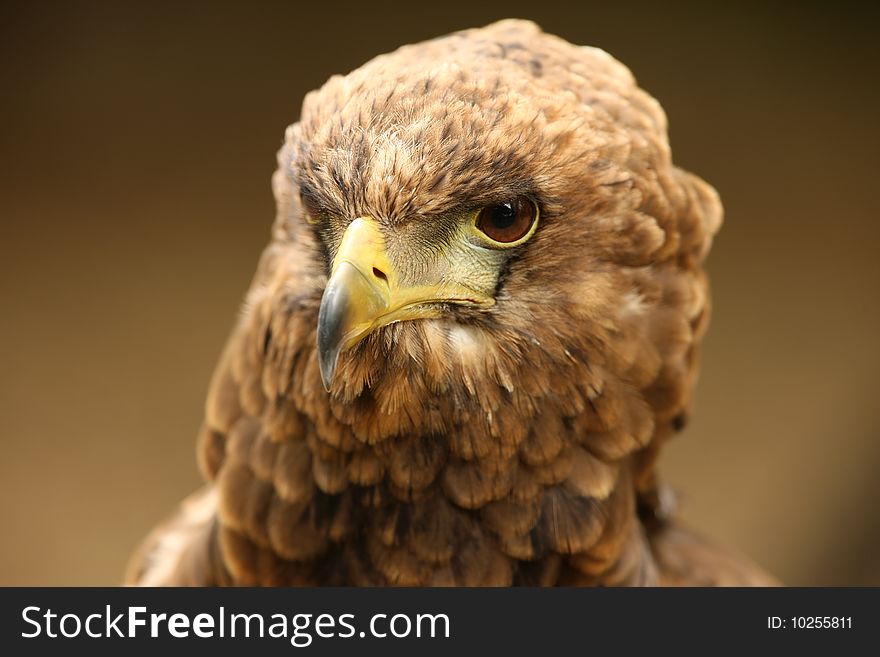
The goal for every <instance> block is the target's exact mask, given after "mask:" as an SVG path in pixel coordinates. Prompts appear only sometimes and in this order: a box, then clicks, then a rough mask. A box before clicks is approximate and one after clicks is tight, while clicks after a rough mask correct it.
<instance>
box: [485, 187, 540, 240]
mask: <svg viewBox="0 0 880 657" xmlns="http://www.w3.org/2000/svg"><path fill="white" fill-rule="evenodd" d="M537 223H538V206H537V205H535V203H534V201H532V200H531V199H530V198H527V197H525V196H520V197H519V198H517V199H514V200H512V201H505V202H503V203H497V204H495V205H489V206H486V207H485V208H483V209H482V210H480V211H479V213H478V214H477V220H476V223H475V226H476V227H477V229H478V230H479V231H480V232H482V233H483V234H484V235H485V236H486V237H488V238H489V239H490V240H492V242H495V243H496V244H503V245H504V246H510V245H513V244H518V243H521V242H524V241H525V240H526V239H527V238H529V237H531V235H532V233H533V232H534V228H535V226H536V225H537Z"/></svg>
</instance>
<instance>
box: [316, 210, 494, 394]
mask: <svg viewBox="0 0 880 657" xmlns="http://www.w3.org/2000/svg"><path fill="white" fill-rule="evenodd" d="M437 278H438V279H439V280H436V281H433V282H422V281H415V282H412V281H407V282H404V281H401V275H400V272H399V271H398V269H396V268H395V267H394V265H393V264H392V263H391V261H390V260H389V258H388V254H387V252H386V249H385V239H384V237H383V236H382V232H381V231H380V229H379V225H378V224H377V223H376V221H375V220H373V219H370V218H368V217H360V218H358V219H355V220H354V221H352V222H351V224H350V225H349V226H348V228H347V229H346V231H345V234H344V235H343V236H342V242H341V244H340V245H339V251H338V252H337V254H336V258H335V259H334V260H333V267H332V270H331V273H330V280H329V281H328V282H327V286H326V287H325V288H324V296H323V297H322V298H321V308H320V310H319V312H318V358H319V362H320V366H321V379H322V381H323V382H324V388H325V389H327V390H328V391H329V390H330V385H331V383H332V382H333V373H334V372H335V371H336V364H337V362H338V360H339V355H340V354H341V353H342V352H343V351H344V350H346V349H350V348H351V347H353V346H354V345H356V344H357V343H358V342H360V341H361V340H362V339H363V338H364V337H366V336H367V335H368V334H369V333H370V332H371V331H373V330H375V329H377V328H379V327H380V326H385V325H387V324H391V323H392V322H398V321H403V320H409V319H423V318H426V317H437V316H438V315H439V314H440V313H439V308H438V305H437V304H439V303H461V304H467V305H480V306H487V305H492V304H493V303H494V300H493V299H491V298H486V297H485V296H483V295H481V294H480V293H478V292H476V291H475V290H472V289H470V288H468V287H466V286H464V285H461V284H458V283H454V282H451V281H447V280H443V277H442V276H439V277H437Z"/></svg>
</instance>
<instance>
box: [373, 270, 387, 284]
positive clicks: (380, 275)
mask: <svg viewBox="0 0 880 657" xmlns="http://www.w3.org/2000/svg"><path fill="white" fill-rule="evenodd" d="M373 276H375V277H376V278H381V279H382V280H383V281H385V282H386V283H387V282H388V277H387V276H386V275H385V272H384V271H382V270H381V269H378V268H377V267H373Z"/></svg>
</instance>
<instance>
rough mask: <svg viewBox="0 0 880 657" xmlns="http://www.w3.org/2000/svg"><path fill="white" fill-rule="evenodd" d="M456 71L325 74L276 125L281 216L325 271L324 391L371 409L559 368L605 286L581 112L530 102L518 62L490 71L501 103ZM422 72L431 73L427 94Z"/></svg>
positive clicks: (591, 152)
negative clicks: (286, 127)
mask: <svg viewBox="0 0 880 657" xmlns="http://www.w3.org/2000/svg"><path fill="white" fill-rule="evenodd" d="M460 73H461V70H460V69H457V68H452V69H450V70H446V69H445V68H442V67H441V70H440V72H437V71H436V70H433V69H432V70H429V71H425V72H420V75H422V77H419V76H418V75H415V74H411V75H409V76H408V77H406V79H405V80H395V79H385V78H382V77H380V76H369V77H367V76H365V78H364V80H361V81H355V82H353V81H352V79H351V77H349V78H347V79H340V78H336V79H332V80H331V81H330V82H329V83H328V84H327V85H325V87H324V88H322V89H321V90H320V91H318V92H314V93H313V94H310V95H309V96H308V97H307V98H306V102H305V105H304V108H303V116H302V119H301V121H300V123H299V124H297V125H295V126H293V127H292V128H291V129H290V131H289V133H288V136H287V141H288V144H289V145H290V146H289V147H288V148H286V149H285V150H283V151H282V160H281V167H282V169H281V170H282V171H283V172H285V174H286V177H287V179H288V180H289V184H290V188H291V191H290V199H291V202H290V203H289V205H290V210H289V217H287V218H286V219H288V220H289V223H292V224H295V227H294V229H292V230H293V231H294V232H297V233H298V234H300V235H301V237H302V238H303V240H304V241H306V242H309V243H310V244H314V245H315V247H316V248H315V249H313V254H314V256H315V257H314V260H315V261H316V269H320V270H321V271H322V273H323V276H325V277H326V278H323V277H322V279H321V282H322V283H323V287H322V289H321V290H320V293H321V301H320V311H319V313H318V317H317V318H316V325H314V326H313V330H316V335H317V340H316V342H317V355H318V365H319V368H320V373H321V378H322V380H323V384H324V388H326V389H327V390H328V391H329V392H330V394H331V396H332V397H333V398H334V399H337V400H341V399H343V398H344V399H347V400H351V401H353V400H354V399H355V398H357V397H358V396H360V395H361V393H362V391H363V390H364V388H365V387H369V388H371V395H372V397H373V398H374V399H382V401H381V402H377V403H379V405H382V404H385V403H386V401H387V404H388V405H389V406H391V407H394V405H395V404H396V403H397V402H396V401H395V400H397V399H398V398H400V397H401V396H402V395H404V394H406V396H408V397H410V398H412V399H413V400H417V401H414V402H413V403H419V404H422V403H428V402H427V401H425V400H424V397H425V396H424V395H422V394H421V393H419V394H416V392H414V390H415V389H418V390H422V391H425V390H427V391H429V393H435V394H436V393H438V392H444V393H448V392H449V391H450V386H451V387H452V388H453V389H457V390H463V389H467V391H468V392H467V394H464V393H463V395H462V396H463V397H464V396H468V395H472V394H473V393H472V390H476V389H477V388H481V389H483V391H484V394H486V395H488V396H490V397H491V398H492V399H496V398H497V394H498V393H497V389H498V388H503V389H505V390H507V391H508V393H509V391H510V390H512V389H514V388H515V387H518V386H519V381H518V379H519V378H520V377H522V376H524V371H525V366H527V365H528V366H536V365H539V364H543V365H544V366H545V367H547V369H548V370H552V371H557V372H559V371H562V370H563V369H564V365H565V363H563V365H554V366H550V365H549V364H548V363H547V361H546V358H547V357H548V354H549V355H550V356H552V359H558V360H561V361H565V362H568V361H570V360H571V359H572V358H573V355H577V353H578V352H579V351H582V350H581V349H580V346H581V343H582V342H583V341H584V340H585V339H587V338H588V336H589V331H587V330H585V328H586V327H585V324H584V323H583V321H581V319H580V318H579V317H578V316H577V315H578V314H579V312H580V310H578V309H583V310H584V312H593V311H594V310H596V307H597V305H601V303H604V302H605V300H607V298H608V296H609V295H608V292H609V291H610V290H611V288H612V287H613V282H612V281H610V280H609V276H608V274H607V272H606V271H605V270H607V267H605V266H603V265H601V264H597V265H596V266H591V264H590V263H591V260H592V255H591V252H590V250H589V249H587V248H586V247H587V246H588V243H589V233H588V231H587V230H585V227H586V224H585V223H584V222H583V218H584V215H585V213H586V212H587V206H588V205H589V204H590V203H594V202H597V201H599V202H601V199H602V198H603V194H604V195H605V196H607V195H608V194H605V193H603V192H600V193H594V192H593V189H592V185H589V186H587V185H584V182H583V173H582V169H583V167H585V166H587V167H588V166H589V165H590V162H592V161H594V160H601V159H602V157H603V153H604V151H603V150H602V149H597V148H592V149H588V148H587V146H588V142H589V141H590V132H589V131H587V130H583V129H582V128H583V123H584V122H583V119H582V117H580V114H579V113H578V110H577V108H576V107H574V106H573V105H572V104H571V103H570V102H569V103H568V104H566V103H564V102H563V103H560V102H559V101H558V100H557V99H554V98H552V97H550V96H547V95H541V94H536V93H534V89H533V87H532V86H530V83H529V80H528V78H526V77H524V76H523V74H522V73H521V72H520V71H519V69H515V70H506V69H504V68H502V69H500V70H499V71H497V72H496V74H497V75H498V76H500V77H503V78H505V80H504V83H505V84H507V85H508V87H509V89H508V91H507V93H506V94H504V95H503V96H498V95H495V94H492V93H491V92H490V91H489V90H491V89H492V88H494V87H495V86H496V85H494V84H488V83H487V81H486V80H484V79H474V80H472V81H464V82H462V81H461V80H460V79H459V74H460ZM352 75H354V76H355V80H357V79H358V78H357V76H358V75H359V73H358V72H356V73H355V74H352ZM444 76H447V77H448V79H447V77H444ZM508 78H509V79H508ZM426 79H428V80H438V79H442V80H443V85H440V83H439V82H437V83H436V84H437V89H438V93H437V94H436V95H432V94H425V93H423V91H422V90H423V89H424V88H425V86H426ZM499 84H500V81H499ZM487 89H488V90H487ZM441 92H442V93H441ZM545 104H551V105H552V111H551V109H549V108H546V107H544V105H545ZM574 161H577V165H576V166H573V164H572V163H573V162H574ZM609 175H611V176H613V175H617V173H616V170H615V169H614V168H613V167H608V166H606V167H605V168H603V169H601V170H599V171H598V172H597V174H596V176H594V181H591V182H596V183H597V184H598V183H602V182H603V181H604V180H605V179H607V178H608V177H609ZM609 190H610V188H609ZM609 193H610V192H609ZM600 314H601V313H600ZM593 315H594V317H595V315H596V313H593ZM535 350H538V351H540V352H541V354H532V353H529V352H531V351H535ZM551 352H552V353H551ZM391 381H393V383H394V385H396V386H398V388H399V389H398V390H391V386H392V383H391ZM407 386H408V387H409V390H407V391H404V390H403V389H402V388H403V387H407ZM519 387H522V386H519ZM488 388H494V389H496V392H493V393H489V392H485V391H486V390H487V389H488ZM336 408H337V411H339V408H338V407H336ZM339 412H341V411H339Z"/></svg>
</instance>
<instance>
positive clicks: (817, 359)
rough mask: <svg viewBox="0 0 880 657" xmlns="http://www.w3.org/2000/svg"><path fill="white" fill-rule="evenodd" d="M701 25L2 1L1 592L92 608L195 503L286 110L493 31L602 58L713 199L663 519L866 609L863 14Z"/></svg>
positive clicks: (877, 452)
mask: <svg viewBox="0 0 880 657" xmlns="http://www.w3.org/2000/svg"><path fill="white" fill-rule="evenodd" d="M710 4H711V3H702V4H697V3H694V4H675V3H666V2H663V3H660V2H651V3H647V2H646V3H644V4H643V5H639V4H633V3H632V2H627V3H612V2H601V3H599V2H594V3H581V4H579V5H577V6H573V3H559V4H554V3H551V2H547V1H541V2H530V3H519V2H513V1H508V2H503V3H502V2H494V3H477V2H468V3H463V4H457V3H453V2H448V1H444V2H437V3H408V4H403V5H400V6H397V7H391V6H389V5H387V4H385V3H381V2H376V1H374V2H360V3H356V4H353V6H352V7H350V8H349V7H346V6H345V5H341V4H339V3H310V6H309V7H308V9H304V8H298V7H297V6H296V5H295V4H294V3H292V2H290V3H265V2H263V3H244V2H243V3H241V4H220V3H211V4H193V3H168V4H164V3H149V4H148V3H144V4H143V5H142V6H140V7H137V6H135V5H128V4H124V3H114V4H110V3H108V4H106V5H93V4H74V3H64V4H58V5H47V4H45V3H29V4H20V5H18V6H16V5H13V4H10V3H4V5H3V8H2V9H0V26H2V27H0V30H2V34H0V51H2V56H0V67H2V72H0V75H2V78H0V83H2V87H0V89H2V98H3V100H2V103H0V117H2V134H3V137H2V140H3V146H2V156H0V157H2V164H0V199H2V206H0V208H2V210H0V212H2V237H0V245H2V247H0V253H2V258H0V441H2V451H0V526H2V532H3V533H2V540H0V584H14V585H24V584H41V585H42V584H88V585H93V584H94V585H97V584H114V583H117V582H118V581H119V580H120V577H121V573H122V571H123V568H124V564H125V561H126V558H127V556H128V555H129V554H130V552H131V550H132V549H133V548H134V547H135V545H136V544H137V542H138V541H139V540H140V538H141V537H142V536H143V535H144V534H145V533H146V532H147V531H148V530H149V529H150V527H151V526H152V525H153V524H154V523H155V522H157V521H158V520H159V519H160V518H162V517H163V516H164V515H166V514H167V513H169V512H170V511H171V509H172V508H173V506H174V505H175V503H176V502H177V501H178V500H179V499H180V498H182V497H183V496H184V495H185V494H187V493H188V492H189V491H191V490H193V489H194V488H195V487H197V486H198V485H199V482H200V479H199V476H198V474H197V471H196V466H195V458H194V439H195V432H196V429H197V427H198V424H199V422H200V419H201V412H202V402H203V396H204V393H205V389H206V384H207V380H208V377H209V376H210V373H211V369H212V367H213V364H214V362H215V359H216V358H217V356H218V354H219V350H220V348H221V346H222V344H223V341H224V339H225V336H226V333H227V331H228V329H229V328H230V327H231V324H232V321H233V317H234V315H235V313H236V309H237V306H238V303H239V301H240V298H241V295H242V294H243V292H244V290H245V289H246V287H247V285H248V282H249V278H250V275H251V273H252V271H253V269H254V266H255V264H256V260H257V257H258V255H259V252H260V249H261V247H262V246H263V244H264V243H265V241H266V239H267V237H268V230H269V226H270V223H271V221H272V218H273V212H274V204H273V200H272V197H271V192H270V188H269V178H270V175H271V173H272V170H273V168H274V166H275V161H274V156H275V151H276V149H277V148H278V147H279V145H280V143H281V138H282V134H283V130H284V127H285V126H286V125H287V124H288V123H291V122H293V121H294V120H296V118H297V117H298V114H299V107H300V103H301V100H302V97H303V95H304V93H305V92H307V91H308V90H310V89H312V88H314V87H316V86H318V85H319V84H321V83H322V82H323V81H324V80H325V79H326V78H327V77H328V76H329V75H330V74H332V73H337V72H346V71H349V70H351V69H353V68H355V67H357V66H358V65H360V64H361V63H363V62H364V61H365V60H367V59H368V58H370V57H372V56H374V55H376V54H378V53H381V52H385V51H388V50H390V49H393V48H395V47H397V46H398V45H400V44H403V43H407V42H413V41H418V40H422V39H424V38H428V37H432V36H436V35H439V34H443V33H446V32H450V31H453V30H456V29H460V28H464V27H470V26H476V25H481V24H485V23H488V22H491V21H493V20H495V19H498V18H502V17H506V16H521V17H529V18H533V19H535V20H537V21H538V22H539V23H540V24H541V25H543V27H544V28H545V29H546V30H548V31H551V32H555V33H557V34H560V35H561V36H564V37H566V38H567V39H569V40H570V41H573V42H576V43H585V44H592V45H597V46H600V47H603V48H605V49H606V50H608V51H609V52H611V53H612V54H613V55H615V56H616V57H618V58H619V59H621V60H622V61H623V62H625V63H626V64H627V65H628V66H629V67H630V68H631V69H632V70H633V71H634V72H635V74H636V76H637V78H638V79H639V81H640V82H641V84H642V85H643V86H644V87H645V88H646V89H648V90H649V91H650V92H651V93H652V94H654V95H655V96H656V97H657V98H658V99H659V100H660V101H661V103H662V104H663V106H664V107H665V108H666V110H667V112H668V114H669V117H670V122H671V139H672V145H673V152H674V154H675V158H676V160H677V162H678V163H679V164H681V165H683V166H685V167H687V168H690V169H692V170H694V171H696V172H697V173H699V174H700V175H702V176H703V177H705V178H706V179H707V180H709V181H710V182H712V183H713V184H714V185H716V186H717V188H718V189H719V191H720V192H721V195H722V198H723V199H724V201H725V205H726V208H727V220H726V225H725V227H724V229H723V231H722V233H721V234H720V236H719V239H718V240H717V242H716V246H715V249H714V251H713V254H712V257H711V258H710V263H711V266H710V269H711V273H712V276H713V282H714V295H715V315H714V319H713V324H712V328H711V329H710V332H709V337H708V340H707V343H706V349H705V352H704V361H703V376H702V380H701V384H700V388H699V395H698V405H697V409H696V415H695V419H694V421H693V422H692V424H691V425H690V426H689V428H688V429H687V431H686V432H685V434H684V435H682V436H681V437H680V438H679V439H677V440H676V441H675V443H674V444H673V446H672V447H671V448H670V450H669V451H668V453H667V454H666V457H665V468H664V469H665V475H666V478H667V480H668V481H670V482H672V483H674V484H675V486H676V487H677V488H678V489H679V490H681V491H682V492H683V495H684V496H683V514H684V516H685V517H686V518H687V519H688V520H689V521H690V522H691V523H692V524H694V525H697V526H699V527H701V528H703V529H705V530H707V531H708V532H711V533H712V534H714V535H715V536H717V537H719V538H720V539H722V540H723V541H725V542H727V543H730V544H732V545H735V546H737V547H738V548H739V549H740V550H741V551H743V552H746V553H748V554H750V555H752V556H753V557H754V558H755V559H756V560H758V561H759V562H760V563H762V564H763V565H764V566H766V567H767V568H768V569H770V570H771V571H772V572H774V573H776V574H777V575H778V576H779V577H781V578H782V579H783V580H784V581H785V582H787V583H789V584H818V585H828V584H874V585H878V584H880V512H878V502H880V477H878V470H880V440H878V438H880V404H878V403H877V398H878V393H880V341H878V330H877V326H878V319H880V308H878V283H880V259H878V247H880V222H878V217H877V212H876V207H877V203H878V201H877V199H876V193H877V187H878V183H877V180H876V179H877V169H878V166H877V156H878V153H880V129H878V125H877V121H878V103H877V101H878V95H880V93H878V87H880V85H878V72H880V71H878V68H880V67H878V60H880V57H878V46H877V45H876V43H877V39H876V25H877V23H876V16H874V15H869V14H868V13H867V12H868V11H869V10H867V9H862V8H861V4H862V3H860V4H855V3H853V4H849V5H848V4H845V3H844V4H840V3H835V4H834V5H833V6H832V5H831V3H828V6H825V5H818V4H810V3H790V4H776V5H774V6H773V7H768V6H767V5H768V4H769V3H760V4H758V3H756V4H754V5H747V4H746V5H742V4H738V5H737V7H736V8H729V9H719V8H716V7H711V6H707V5H710ZM863 4H867V3H863Z"/></svg>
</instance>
